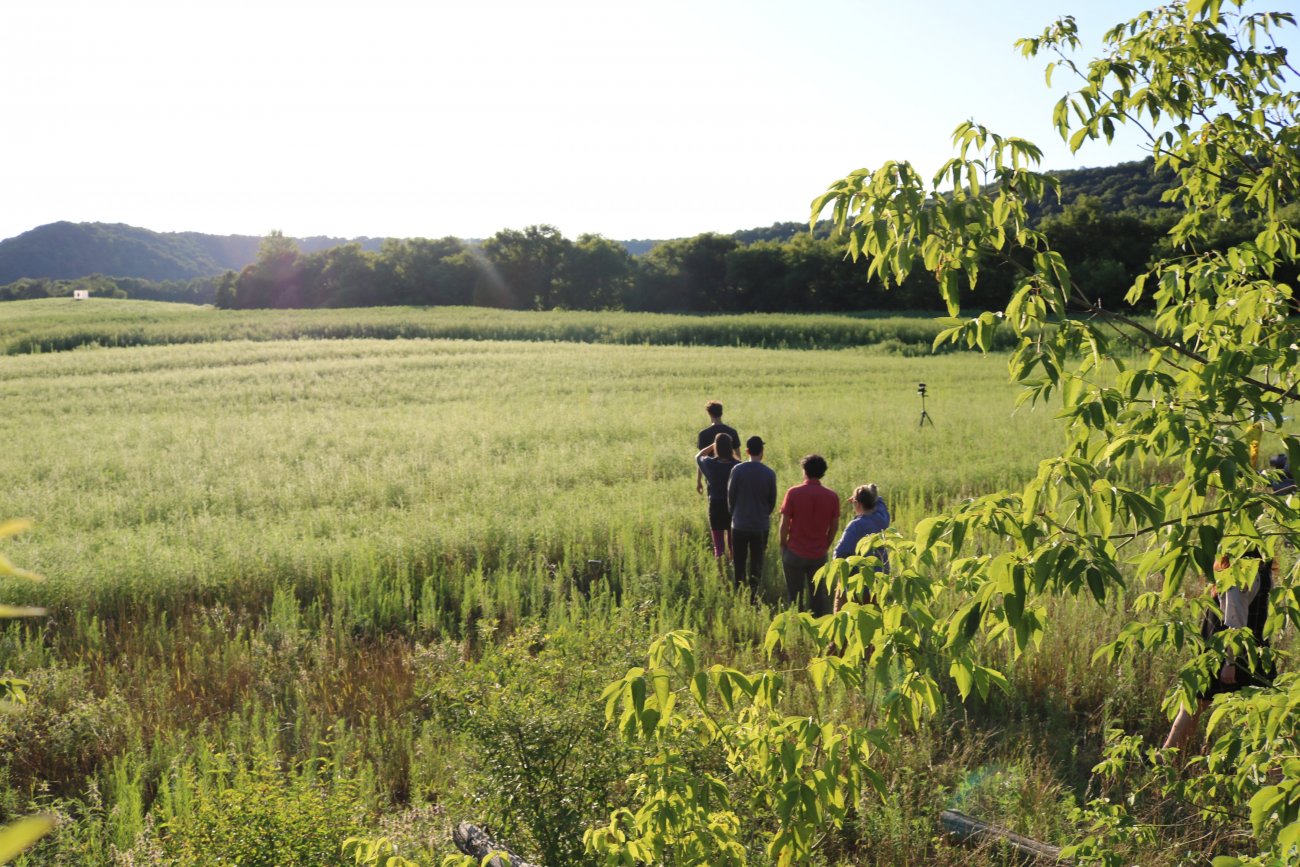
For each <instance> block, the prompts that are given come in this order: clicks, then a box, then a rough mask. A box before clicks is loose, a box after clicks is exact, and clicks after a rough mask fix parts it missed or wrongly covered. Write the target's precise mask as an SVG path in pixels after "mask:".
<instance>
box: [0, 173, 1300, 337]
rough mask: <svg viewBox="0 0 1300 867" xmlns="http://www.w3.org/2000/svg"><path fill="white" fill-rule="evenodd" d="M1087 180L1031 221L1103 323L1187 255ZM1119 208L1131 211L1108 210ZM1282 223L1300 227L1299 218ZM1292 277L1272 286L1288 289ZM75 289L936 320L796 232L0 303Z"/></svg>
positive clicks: (220, 299) (1149, 221)
mask: <svg viewBox="0 0 1300 867" xmlns="http://www.w3.org/2000/svg"><path fill="white" fill-rule="evenodd" d="M1135 165H1139V166H1140V165H1142V164H1135ZM1084 171H1087V170H1084ZM1095 171H1097V172H1098V173H1099V177H1101V178H1102V179H1103V180H1105V181H1106V182H1107V183H1108V184H1109V190H1110V192H1107V191H1106V190H1105V189H1102V186H1104V185H1102V184H1093V185H1091V186H1088V187H1086V188H1087V189H1091V190H1094V191H1097V192H1098V193H1104V194H1105V195H1091V194H1082V195H1073V196H1068V197H1066V196H1063V200H1064V201H1065V202H1066V204H1065V205H1064V206H1063V207H1060V209H1059V210H1050V209H1045V211H1044V213H1042V214H1040V215H1036V216H1031V220H1032V222H1033V224H1034V227H1035V228H1037V229H1039V230H1040V231H1043V232H1046V233H1048V234H1050V235H1051V236H1052V237H1053V238H1054V239H1056V244H1057V249H1058V250H1059V251H1060V252H1061V254H1062V256H1063V257H1064V258H1065V260H1066V262H1067V263H1068V264H1069V266H1070V268H1071V269H1072V271H1073V272H1074V273H1075V274H1076V275H1078V278H1079V280H1080V284H1081V286H1083V287H1084V288H1085V290H1086V291H1087V293H1088V294H1089V296H1090V297H1092V298H1094V299H1095V300H1096V301H1097V302H1098V303H1100V304H1101V305H1102V306H1103V307H1106V308H1107V309H1120V308H1123V307H1125V306H1127V305H1126V302H1125V301H1124V296H1125V293H1126V292H1127V290H1128V287H1129V286H1131V285H1132V283H1133V280H1134V278H1135V277H1136V276H1137V275H1139V274H1141V273H1143V272H1144V271H1146V270H1147V268H1148V266H1149V265H1150V263H1151V262H1153V261H1157V260H1160V259H1166V258H1168V257H1170V256H1174V255H1178V254H1180V252H1181V253H1186V252H1194V251H1179V250H1176V249H1174V248H1173V247H1172V246H1171V244H1170V241H1169V240H1168V237H1167V236H1168V232H1169V229H1170V227H1171V225H1172V224H1173V221H1174V219H1175V212H1173V211H1171V210H1170V209H1168V208H1159V207H1155V206H1152V204H1151V202H1150V199H1151V196H1150V195H1148V194H1146V193H1144V192H1142V190H1140V189H1137V188H1135V187H1134V186H1133V185H1132V183H1129V185H1128V186H1124V185H1122V184H1118V183H1117V182H1116V178H1119V179H1120V180H1125V179H1126V176H1122V175H1115V172H1114V171H1113V170H1112V171H1111V172H1110V173H1109V174H1106V173H1103V172H1100V170H1095ZM1148 172H1149V168H1148ZM1129 174H1132V173H1129ZM1085 180H1086V178H1085ZM1128 180H1130V181H1131V179H1128ZM1117 191H1118V192H1117ZM1121 202H1129V203H1130V204H1131V205H1132V206H1131V207H1123V208H1119V209H1117V208H1116V207H1115V206H1116V205H1117V204H1120V203H1121ZM1289 207H1290V208H1291V209H1292V210H1296V211H1297V213H1296V216H1298V217H1300V206H1295V205H1291V206H1289ZM1257 231H1258V227H1257V226H1256V225H1255V223H1254V222H1252V221H1249V220H1244V219H1241V220H1226V221H1220V222H1219V223H1218V224H1217V225H1216V226H1215V227H1214V231H1213V232H1212V233H1211V236H1212V237H1211V240H1210V241H1209V242H1208V243H1210V244H1212V245H1213V246H1214V247H1217V248H1225V247H1228V246H1231V245H1234V244H1238V243H1241V242H1243V241H1246V240H1249V239H1251V238H1253V237H1254V235H1255V233H1256V232H1257ZM1022 258H1023V256H1022ZM1029 266H1030V263H1029V262H1028V261H1020V260H1018V259H1017V258H1016V256H1015V255H1012V256H1008V257H1005V258H1001V259H993V258H987V259H986V260H984V261H982V262H981V265H980V270H979V280H978V282H977V287H976V289H975V290H974V291H971V290H970V289H969V287H966V286H963V287H962V299H963V305H964V306H966V307H968V308H970V309H976V310H978V309H999V308H1000V307H1001V306H1002V305H1004V304H1005V302H1006V299H1007V298H1008V297H1010V295H1011V294H1012V292H1013V291H1014V289H1015V287H1016V285H1017V282H1018V281H1019V280H1020V279H1021V275H1022V274H1023V273H1026V271H1027V269H1028V268H1029ZM1295 276H1296V275H1294V274H1284V275H1281V277H1282V278H1283V279H1284V280H1292V281H1293V280H1294V279H1295ZM76 289H86V290H88V291H89V292H90V294H91V295H92V296H96V297H119V298H122V297H127V298H136V299H146V300H165V301H182V302H188V303H195V304H215V305H216V306H218V307H221V308H226V309H255V308H323V307H369V306H390V305H412V306H443V305H469V306H481V307H496V308H504V309H515V310H552V309H569V310H634V311H651V312H692V313H739V312H836V311H852V310H866V309H870V310H910V311H926V310H940V309H942V306H943V305H942V302H941V301H940V300H939V293H938V292H937V291H936V285H935V281H934V277H933V275H932V274H931V273H929V272H927V271H923V270H918V271H914V272H912V273H911V274H910V276H908V277H907V279H905V280H904V281H903V283H902V284H901V285H896V286H893V287H890V288H886V287H885V286H883V285H881V283H880V282H879V281H878V280H876V279H868V277H867V269H866V268H865V267H864V266H863V264H862V263H856V264H855V263H853V262H852V261H851V260H850V259H849V258H848V257H847V256H846V255H845V254H844V245H843V243H842V241H841V240H840V239H838V238H833V237H831V233H830V231H829V228H828V227H827V226H818V227H816V228H815V230H814V231H812V232H809V230H808V227H807V226H806V225H799V224H793V223H786V224H776V225H773V226H772V227H770V228H768V229H756V230H749V231H747V232H737V233H735V234H734V235H723V234H718V233H712V232H710V233H704V234H700V235H696V236H694V237H691V238H681V239H677V240H672V241H663V242H660V243H658V244H656V245H655V246H654V247H653V248H652V249H650V250H649V252H647V253H645V254H643V255H639V256H634V255H632V254H631V253H630V252H629V251H628V249H627V247H626V246H625V245H624V244H622V243H621V242H618V241H613V240H610V239H608V238H605V237H602V236H600V235H592V234H584V235H580V236H579V237H578V238H577V239H576V240H571V239H569V238H566V237H564V236H563V235H562V234H561V233H560V231H559V230H557V229H556V228H555V227H553V226H547V225H536V226H528V227H526V228H523V229H504V230H502V231H500V232H498V233H496V234H495V235H493V236H492V237H490V238H487V239H486V240H484V241H482V242H478V243H474V242H466V241H462V240H460V239H458V238H453V237H447V238H439V239H424V238H411V239H387V240H385V241H383V243H382V245H380V247H379V248H378V249H377V250H368V249H366V248H365V247H363V246H362V245H361V244H359V243H348V244H343V245H340V246H335V247H330V248H328V249H323V250H316V251H314V252H305V251H304V250H303V249H302V248H301V247H300V245H299V243H298V242H296V241H295V240H294V239H292V238H288V237H286V236H284V235H283V234H282V233H280V232H272V233H271V234H270V235H268V236H266V237H265V238H264V239H263V240H262V242H261V247H260V250H259V251H258V254H257V257H256V259H255V260H254V261H253V262H252V263H251V264H249V265H247V266H246V267H244V268H243V269H242V270H239V271H234V270H230V271H226V272H225V273H223V274H220V275H217V276H213V277H205V278H197V279H193V280H172V281H161V282H158V281H149V280H144V279H140V278H134V277H107V276H104V275H99V274H96V275H91V276H89V277H82V278H78V279H76V280H53V279H44V278H37V279H23V280H19V281H16V282H14V283H10V284H8V285H7V286H0V300H14V299H24V298H41V297H48V296H60V295H70V294H72V292H73V291H74V290H76Z"/></svg>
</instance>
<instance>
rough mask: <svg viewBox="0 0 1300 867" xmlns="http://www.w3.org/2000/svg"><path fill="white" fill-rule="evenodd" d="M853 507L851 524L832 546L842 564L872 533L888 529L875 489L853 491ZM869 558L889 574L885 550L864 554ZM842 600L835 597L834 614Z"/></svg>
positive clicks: (864, 487) (882, 503) (865, 487)
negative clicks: (878, 562)
mask: <svg viewBox="0 0 1300 867" xmlns="http://www.w3.org/2000/svg"><path fill="white" fill-rule="evenodd" d="M849 502H851V503H852V504H853V520H851V521H849V523H848V524H847V525H845V527H844V533H843V535H841V536H840V540H839V541H838V542H836V543H835V558H836V559H837V560H843V559H844V558H845V557H852V556H853V555H854V554H856V553H858V543H859V542H861V541H862V540H863V539H865V538H866V537H868V536H870V535H872V534H873V533H879V532H882V531H884V530H888V529H889V508H888V507H887V506H886V505H885V501H884V500H882V499H881V498H880V494H879V493H878V492H877V490H876V486H875V485H859V486H858V487H857V488H855V489H854V490H853V496H852V497H850V498H849ZM863 553H864V554H866V555H867V556H868V557H875V558H877V559H879V560H880V568H881V569H882V570H883V571H885V572H888V571H889V554H888V552H886V551H885V549H884V548H872V549H871V550H869V551H864V552H863ZM843 601H844V600H843V596H842V594H841V593H837V594H836V597H835V610H836V611H838V610H839V609H840V605H841V604H842V603H843Z"/></svg>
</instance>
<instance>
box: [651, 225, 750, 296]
mask: <svg viewBox="0 0 1300 867" xmlns="http://www.w3.org/2000/svg"><path fill="white" fill-rule="evenodd" d="M738 246H739V242H737V241H736V239H735V238H731V237H729V236H726V235H719V234H717V233H715V232H706V233H704V234H702V235H696V236H695V237H693V238H680V239H678V240H675V241H665V242H663V243H662V244H660V245H658V246H657V247H655V248H654V249H653V250H651V251H650V252H649V253H647V254H646V255H645V256H644V257H642V259H641V265H642V270H641V276H640V280H639V281H638V285H637V291H636V303H635V306H636V307H637V308H639V309H642V310H656V311H664V310H698V311H701V312H717V311H724V310H734V309H735V306H734V303H733V296H734V293H733V291H732V289H731V287H729V286H728V285H727V254H728V253H730V252H731V251H733V250H735V249H736V248H737V247H738Z"/></svg>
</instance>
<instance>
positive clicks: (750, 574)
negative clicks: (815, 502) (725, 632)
mask: <svg viewBox="0 0 1300 867" xmlns="http://www.w3.org/2000/svg"><path fill="white" fill-rule="evenodd" d="M745 451H746V452H747V453H748V454H749V460H747V461H745V462H744V463H741V464H737V465H736V466H735V467H733V468H732V470H731V479H730V480H729V481H728V483H727V504H728V505H729V506H730V507H731V537H732V550H733V551H734V552H735V558H736V583H737V584H740V583H741V582H744V583H746V584H748V585H749V596H750V599H751V600H756V599H757V598H758V588H759V586H760V585H761V583H762V577H763V553H764V551H766V549H767V534H768V530H769V528H770V526H771V520H772V511H773V510H774V509H775V508H776V473H775V472H773V470H772V468H771V467H769V466H767V465H766V464H764V463H763V440H762V438H760V437H750V438H749V439H747V440H746V441H745Z"/></svg>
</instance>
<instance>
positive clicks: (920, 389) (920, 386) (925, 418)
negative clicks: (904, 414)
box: [916, 382, 934, 427]
mask: <svg viewBox="0 0 1300 867" xmlns="http://www.w3.org/2000/svg"><path fill="white" fill-rule="evenodd" d="M916 393H917V394H919V395H920V396H921V421H920V422H919V423H918V424H917V427H925V425H926V422H929V424H930V427H934V419H932V418H930V414H929V413H928V412H926V411H925V383H924V382H918V383H917V384H916Z"/></svg>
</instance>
